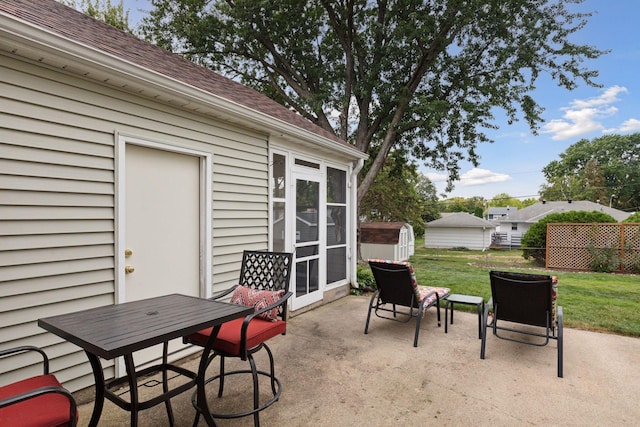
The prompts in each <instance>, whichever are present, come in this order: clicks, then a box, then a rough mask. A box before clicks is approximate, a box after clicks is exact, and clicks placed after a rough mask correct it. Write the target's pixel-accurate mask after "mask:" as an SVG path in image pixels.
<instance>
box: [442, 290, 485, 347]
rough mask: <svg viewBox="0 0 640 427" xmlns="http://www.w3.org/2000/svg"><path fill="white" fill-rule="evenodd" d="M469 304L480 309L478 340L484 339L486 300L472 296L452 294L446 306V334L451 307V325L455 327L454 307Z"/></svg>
mask: <svg viewBox="0 0 640 427" xmlns="http://www.w3.org/2000/svg"><path fill="white" fill-rule="evenodd" d="M455 303H457V304H467V305H475V306H477V307H478V338H482V312H483V311H484V298H482V297H477V296H472V295H460V294H451V295H449V296H448V297H447V300H446V303H445V305H444V333H445V334H446V333H447V326H448V324H449V319H448V318H449V307H451V324H452V325H453V305H454V304H455Z"/></svg>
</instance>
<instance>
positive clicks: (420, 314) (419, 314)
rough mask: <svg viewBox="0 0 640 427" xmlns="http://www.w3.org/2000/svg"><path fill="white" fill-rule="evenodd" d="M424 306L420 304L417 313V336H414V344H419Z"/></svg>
mask: <svg viewBox="0 0 640 427" xmlns="http://www.w3.org/2000/svg"><path fill="white" fill-rule="evenodd" d="M423 309H424V307H423V306H422V304H420V308H419V309H418V312H417V313H416V336H415V337H414V338H413V346H414V347H417V346H418V335H419V334H420V321H421V320H422V316H423V314H424V310H423Z"/></svg>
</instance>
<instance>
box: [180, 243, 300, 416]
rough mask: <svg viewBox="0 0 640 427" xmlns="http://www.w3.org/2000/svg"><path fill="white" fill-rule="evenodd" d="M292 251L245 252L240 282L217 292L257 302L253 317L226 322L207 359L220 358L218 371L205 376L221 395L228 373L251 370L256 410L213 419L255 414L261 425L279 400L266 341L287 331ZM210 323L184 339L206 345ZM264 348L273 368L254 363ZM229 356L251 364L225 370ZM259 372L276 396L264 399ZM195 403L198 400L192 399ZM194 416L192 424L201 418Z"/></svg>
mask: <svg viewBox="0 0 640 427" xmlns="http://www.w3.org/2000/svg"><path fill="white" fill-rule="evenodd" d="M292 257H293V254H290V253H284V252H264V251H244V254H243V257H242V267H241V270H240V280H239V282H238V285H237V286H233V287H231V288H229V289H227V290H226V291H224V292H222V293H220V294H218V295H216V296H214V297H213V298H212V299H220V298H223V297H225V296H227V295H229V294H231V300H230V302H231V303H233V304H241V305H245V306H253V307H254V309H255V311H254V312H253V313H252V314H250V315H249V316H247V317H245V318H241V319H237V320H233V321H230V322H227V323H224V324H223V325H222V326H221V327H220V330H219V332H218V335H217V336H216V339H215V342H214V343H213V347H212V350H213V354H212V355H211V357H210V358H209V361H208V362H207V363H208V364H210V363H211V362H212V361H213V359H214V358H216V357H220V373H219V374H218V375H216V376H214V377H212V378H209V379H207V383H209V382H211V381H215V380H219V384H218V397H222V392H223V389H224V379H225V376H228V375H236V374H243V373H251V375H252V377H253V409H252V410H249V411H246V412H240V413H235V414H212V417H214V418H239V417H246V416H248V415H253V419H254V425H256V426H258V425H260V419H259V412H260V411H262V410H263V409H266V408H267V407H269V406H271V405H272V404H273V403H275V402H276V401H277V400H278V398H279V397H280V394H281V392H282V387H281V385H280V381H279V380H278V379H277V378H276V377H275V373H274V363H273V355H272V353H271V350H270V349H269V347H268V346H267V344H266V341H267V340H269V339H271V338H273V337H275V336H277V335H284V334H285V333H286V330H287V300H288V299H289V298H290V297H291V295H293V293H292V292H289V291H288V288H289V280H290V276H291V263H292ZM211 331H212V328H208V329H204V330H202V331H199V332H197V333H195V334H191V335H188V336H186V337H184V342H185V343H191V344H195V345H199V346H205V345H206V343H207V339H208V338H209V335H210V334H211ZM263 348H264V349H265V350H266V352H267V354H268V356H269V362H270V363H269V364H270V366H269V368H270V370H269V373H266V372H264V371H259V370H257V368H256V364H255V361H254V359H253V354H254V353H256V352H257V351H259V350H261V349H263ZM226 357H237V358H240V359H242V360H248V361H249V364H250V367H251V369H250V370H239V371H231V372H225V369H224V361H225V358H226ZM258 375H265V376H268V377H269V380H270V383H271V391H272V394H273V397H272V398H271V399H270V400H269V401H268V402H266V403H263V404H260V399H259V397H260V392H259V388H258ZM194 404H195V400H194ZM198 418H199V413H198V415H196V420H195V421H194V426H195V425H196V424H197V423H198Z"/></svg>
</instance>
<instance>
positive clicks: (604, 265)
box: [587, 243, 624, 273]
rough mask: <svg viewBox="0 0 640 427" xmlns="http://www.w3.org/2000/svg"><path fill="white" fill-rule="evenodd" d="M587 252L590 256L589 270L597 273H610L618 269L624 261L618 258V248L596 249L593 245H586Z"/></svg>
mask: <svg viewBox="0 0 640 427" xmlns="http://www.w3.org/2000/svg"><path fill="white" fill-rule="evenodd" d="M587 252H589V255H591V261H590V262H589V268H591V269H592V270H593V271H597V272H598V273H611V272H612V271H616V270H618V269H619V268H620V264H622V263H623V262H624V260H623V259H622V258H621V257H620V253H619V252H618V248H612V247H608V246H607V247H603V248H596V247H595V245H594V244H593V243H589V244H588V245H587Z"/></svg>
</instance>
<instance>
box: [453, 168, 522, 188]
mask: <svg viewBox="0 0 640 427" xmlns="http://www.w3.org/2000/svg"><path fill="white" fill-rule="evenodd" d="M509 180H511V177H510V176H509V175H506V174H503V173H497V172H492V171H490V170H487V169H479V168H473V169H471V170H470V171H468V172H465V173H463V174H462V175H461V176H460V185H461V186H472V185H482V184H489V183H492V182H504V181H509Z"/></svg>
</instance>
